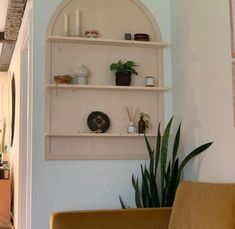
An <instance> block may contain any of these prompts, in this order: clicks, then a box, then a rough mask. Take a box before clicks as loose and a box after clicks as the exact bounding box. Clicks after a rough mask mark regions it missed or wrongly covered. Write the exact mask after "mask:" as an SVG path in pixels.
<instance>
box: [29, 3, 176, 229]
mask: <svg viewBox="0 0 235 229" xmlns="http://www.w3.org/2000/svg"><path fill="white" fill-rule="evenodd" d="M60 2H61V0H50V1H48V0H35V1H33V148H32V150H33V160H32V163H33V164H32V172H33V174H32V175H33V176H32V182H33V183H32V185H33V186H32V229H37V228H40V229H41V228H48V224H49V216H50V214H51V213H52V212H55V211H60V210H73V209H100V208H120V204H119V200H118V195H119V194H121V195H122V196H123V198H124V200H125V201H126V202H129V203H133V191H132V187H131V182H130V181H131V174H132V173H136V172H137V171H139V164H140V161H45V160H44V129H43V128H44V72H45V49H44V48H45V36H46V31H47V26H48V23H49V20H50V17H51V15H52V14H53V12H54V10H55V9H56V7H57V6H58V4H59V3H60ZM143 2H144V3H146V5H147V6H148V7H149V8H150V9H151V11H152V12H153V14H154V15H155V16H156V17H157V21H158V23H159V25H160V28H161V30H162V35H163V39H164V40H165V41H170V17H169V1H168V0H157V1H156V0H143ZM165 61H166V64H165V76H166V86H170V82H171V80H170V74H171V73H170V50H167V51H166V53H165ZM165 107H166V111H167V112H166V117H167V116H170V115H171V108H172V105H171V96H170V95H168V96H167V98H166V102H165Z"/></svg>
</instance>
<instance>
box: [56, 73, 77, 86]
mask: <svg viewBox="0 0 235 229" xmlns="http://www.w3.org/2000/svg"><path fill="white" fill-rule="evenodd" d="M72 80H73V77H72V76H69V75H63V76H60V75H58V76H54V81H55V83H56V84H71V83H72Z"/></svg>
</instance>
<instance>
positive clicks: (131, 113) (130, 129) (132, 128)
mask: <svg viewBox="0 0 235 229" xmlns="http://www.w3.org/2000/svg"><path fill="white" fill-rule="evenodd" d="M126 111H127V114H128V118H129V125H128V126H127V133H128V134H134V133H136V127H135V125H134V120H133V118H134V109H133V107H131V109H129V107H126Z"/></svg>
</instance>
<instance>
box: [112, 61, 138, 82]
mask: <svg viewBox="0 0 235 229" xmlns="http://www.w3.org/2000/svg"><path fill="white" fill-rule="evenodd" d="M137 66H138V65H137V64H136V63H135V62H134V61H131V60H128V61H126V62H123V61H122V60H119V61H118V62H117V63H112V64H111V65H110V70H111V71H116V85H119V86H130V84H131V75H132V73H133V74H135V75H138V73H137V71H136V70H135V68H134V67H137Z"/></svg>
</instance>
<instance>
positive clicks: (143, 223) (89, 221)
mask: <svg viewBox="0 0 235 229" xmlns="http://www.w3.org/2000/svg"><path fill="white" fill-rule="evenodd" d="M50 229H235V184H210V183H199V182H182V183H181V184H180V185H179V187H178V189H177V193H176V198H175V201H174V205H173V208H172V209H171V208H149V209H127V210H99V211H72V212H58V213H55V214H53V215H52V216H51V220H50Z"/></svg>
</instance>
